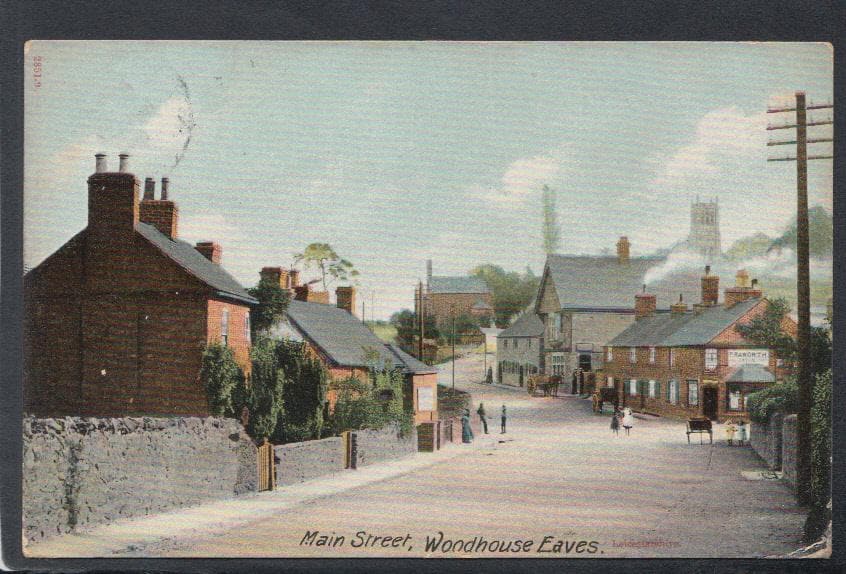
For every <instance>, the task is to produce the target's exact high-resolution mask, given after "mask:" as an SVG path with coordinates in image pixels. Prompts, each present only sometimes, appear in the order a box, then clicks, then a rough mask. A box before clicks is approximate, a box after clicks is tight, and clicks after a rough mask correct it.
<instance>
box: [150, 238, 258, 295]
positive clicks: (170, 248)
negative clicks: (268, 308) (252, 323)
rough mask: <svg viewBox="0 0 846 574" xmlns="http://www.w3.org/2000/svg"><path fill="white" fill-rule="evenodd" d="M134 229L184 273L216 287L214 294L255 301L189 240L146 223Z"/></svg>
mask: <svg viewBox="0 0 846 574" xmlns="http://www.w3.org/2000/svg"><path fill="white" fill-rule="evenodd" d="M135 229H136V230H137V231H138V233H140V234H141V235H142V236H143V237H144V238H146V239H147V240H148V241H149V242H150V243H152V244H153V245H155V246H156V247H157V248H158V249H159V251H161V252H162V253H164V254H165V255H167V256H168V257H170V259H172V260H173V261H174V262H176V263H177V264H178V265H179V266H180V267H182V268H183V269H185V270H186V271H187V272H188V273H190V274H191V275H193V276H194V277H196V278H197V279H199V280H200V281H202V282H203V283H205V284H206V285H208V286H209V287H212V288H213V289H216V290H217V292H218V295H220V296H223V297H229V298H233V299H237V300H238V301H241V302H243V303H247V304H250V305H255V304H257V303H258V301H257V300H256V299H255V298H253V297H252V296H251V295H250V294H249V293H247V291H246V290H245V289H244V288H243V287H242V286H241V284H240V283H238V281H236V280H235V278H234V277H232V276H231V275H230V274H229V273H227V272H226V270H225V269H224V268H223V267H221V266H220V265H217V264H215V263H212V262H211V261H209V260H208V259H206V258H205V257H204V256H203V255H201V254H200V252H199V251H197V250H196V249H195V248H194V246H193V245H191V244H190V243H187V242H185V241H182V240H181V239H176V240H174V239H171V238H169V237H168V236H166V235H164V234H163V233H161V232H160V231H159V230H158V229H156V228H155V227H153V226H152V225H148V224H146V223H140V222H139V223H138V226H137V227H136V228H135Z"/></svg>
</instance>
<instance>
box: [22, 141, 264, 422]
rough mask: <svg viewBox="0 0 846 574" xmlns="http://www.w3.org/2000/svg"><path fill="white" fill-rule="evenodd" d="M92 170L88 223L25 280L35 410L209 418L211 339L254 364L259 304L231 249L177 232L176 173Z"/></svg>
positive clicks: (28, 372) (99, 165) (102, 163)
mask: <svg viewBox="0 0 846 574" xmlns="http://www.w3.org/2000/svg"><path fill="white" fill-rule="evenodd" d="M127 161H128V156H126V155H125V154H122V155H121V161H120V170H119V171H118V172H108V171H107V169H106V159H105V156H104V155H102V154H98V155H97V161H96V172H95V173H94V174H93V175H91V176H90V177H89V178H88V226H87V227H86V228H85V229H83V230H82V231H80V232H79V233H77V234H76V235H75V236H74V237H72V238H71V239H70V240H69V241H68V242H67V243H65V244H64V245H63V246H62V247H61V248H59V249H58V250H57V251H56V252H55V253H53V254H52V255H50V256H49V257H48V258H47V259H45V260H44V261H43V262H42V263H41V264H39V265H38V266H37V267H35V268H34V269H32V270H31V271H30V272H29V273H27V274H26V275H25V277H24V293H25V305H26V314H25V327H24V329H25V331H24V333H25V371H24V381H25V383H24V396H25V399H24V400H25V410H26V412H28V413H32V414H35V415H37V416H63V415H83V416H125V415H140V414H143V415H192V416H206V415H208V404H207V399H206V392H205V389H204V387H203V385H202V383H201V382H200V379H199V372H200V366H201V361H202V353H203V348H204V347H205V345H206V344H208V343H211V342H214V341H222V342H223V343H224V344H226V345H228V346H230V347H231V348H232V349H233V351H234V354H235V358H236V360H237V361H238V362H239V363H240V365H241V366H242V368H244V369H245V370H248V369H249V350H250V326H249V310H250V306H251V305H253V304H255V303H257V301H255V299H253V298H252V297H251V296H250V295H249V294H248V293H247V292H246V291H245V290H244V288H243V287H242V286H241V285H240V284H239V283H238V282H237V281H236V280H235V279H234V278H233V277H232V276H231V275H229V274H228V273H227V272H226V271H225V270H224V269H223V267H221V265H220V257H221V249H220V246H219V245H218V244H216V243H212V242H204V243H198V244H197V245H195V246H194V245H191V244H189V243H186V242H184V241H181V240H180V239H178V237H177V229H178V208H177V205H176V204H175V203H174V202H173V201H171V200H170V199H168V195H167V194H168V181H167V179H163V180H162V196H161V198H160V199H158V200H157V199H155V197H154V194H155V189H154V188H155V183H154V181H153V180H152V179H151V178H148V179H147V180H146V183H145V189H144V197H143V199H141V200H140V201H139V199H140V198H139V191H140V182H139V180H138V179H137V178H136V177H135V176H134V175H133V174H132V173H128V170H127Z"/></svg>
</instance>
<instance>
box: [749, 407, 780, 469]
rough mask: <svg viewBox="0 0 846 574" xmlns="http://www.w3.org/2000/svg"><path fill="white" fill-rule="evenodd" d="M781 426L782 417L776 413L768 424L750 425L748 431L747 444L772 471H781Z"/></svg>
mask: <svg viewBox="0 0 846 574" xmlns="http://www.w3.org/2000/svg"><path fill="white" fill-rule="evenodd" d="M782 425H783V417H782V415H781V414H778V413H777V414H774V415H773V416H772V417H770V420H769V423H768V424H759V423H752V428H751V429H750V431H749V444H750V445H752V448H753V449H754V450H755V452H756V453H758V456H760V457H761V458H762V459H763V460H764V462H766V463H767V466H769V467H770V469H772V470H780V469H781V449H782V444H781V443H782Z"/></svg>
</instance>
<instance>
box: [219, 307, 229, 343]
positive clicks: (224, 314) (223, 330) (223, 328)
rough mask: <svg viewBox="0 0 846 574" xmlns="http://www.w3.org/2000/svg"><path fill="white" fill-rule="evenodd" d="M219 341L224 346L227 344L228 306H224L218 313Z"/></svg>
mask: <svg viewBox="0 0 846 574" xmlns="http://www.w3.org/2000/svg"><path fill="white" fill-rule="evenodd" d="M220 341H221V342H222V343H223V346H224V347H228V346H229V307H224V308H223V311H221V313H220Z"/></svg>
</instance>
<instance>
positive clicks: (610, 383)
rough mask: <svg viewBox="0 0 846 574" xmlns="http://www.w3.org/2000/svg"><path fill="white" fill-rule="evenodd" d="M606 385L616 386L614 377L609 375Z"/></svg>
mask: <svg viewBox="0 0 846 574" xmlns="http://www.w3.org/2000/svg"><path fill="white" fill-rule="evenodd" d="M605 386H606V387H613V386H614V377H608V379H607V380H606V382H605Z"/></svg>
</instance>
